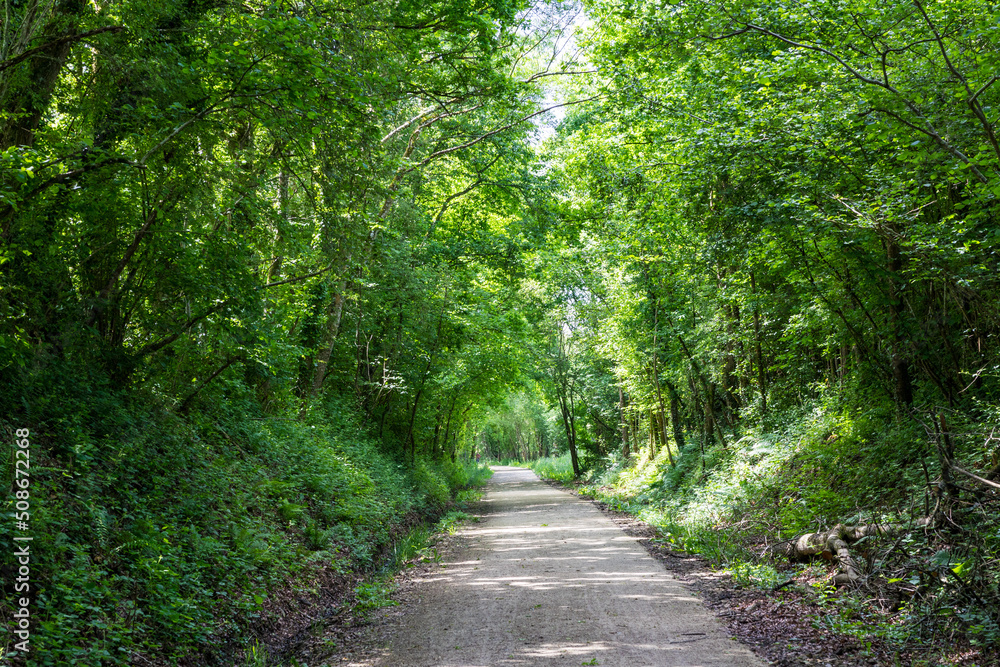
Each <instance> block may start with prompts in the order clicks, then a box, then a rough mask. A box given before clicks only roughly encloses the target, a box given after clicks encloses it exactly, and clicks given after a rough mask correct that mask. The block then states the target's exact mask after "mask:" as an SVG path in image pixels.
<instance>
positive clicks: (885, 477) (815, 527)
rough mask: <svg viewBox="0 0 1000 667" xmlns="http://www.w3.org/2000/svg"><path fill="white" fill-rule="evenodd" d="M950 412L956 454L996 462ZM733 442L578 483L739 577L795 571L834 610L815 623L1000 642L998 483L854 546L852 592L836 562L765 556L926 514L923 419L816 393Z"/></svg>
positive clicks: (610, 459) (753, 582)
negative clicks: (833, 583)
mask: <svg viewBox="0 0 1000 667" xmlns="http://www.w3.org/2000/svg"><path fill="white" fill-rule="evenodd" d="M951 421H952V426H951V428H952V430H953V432H954V433H955V434H956V435H954V436H953V437H954V439H955V447H956V451H955V456H956V458H957V459H959V460H965V461H972V465H975V464H978V465H980V466H988V465H989V461H988V460H978V461H977V457H981V456H982V454H981V452H982V441H983V440H982V438H983V437H984V436H983V434H982V426H981V425H979V424H977V423H975V422H974V421H971V420H968V419H965V420H963V419H962V416H961V415H958V414H955V415H953V416H952V417H951ZM960 433H965V434H967V435H966V436H965V437H960V436H959V435H957V434H960ZM737 435H738V437H734V436H737ZM727 444H728V446H727V447H722V446H721V445H719V444H716V443H713V444H711V445H708V446H705V447H704V448H703V447H702V443H700V442H699V441H697V440H695V439H692V441H690V442H689V443H688V444H687V446H686V447H685V448H684V449H683V450H681V451H679V452H678V451H676V450H675V451H674V452H673V453H674V457H675V459H676V464H675V465H673V466H671V465H670V463H669V460H668V455H667V452H666V451H662V450H661V451H660V452H658V453H657V455H656V456H651V455H650V452H649V450H648V449H644V450H642V451H641V452H640V453H639V455H638V456H634V457H632V458H631V459H629V460H626V459H624V458H623V457H621V456H619V455H610V456H607V457H605V458H604V460H603V461H601V462H600V465H598V466H595V467H593V468H592V469H591V470H590V471H588V472H587V473H586V474H585V475H584V476H583V479H582V481H583V483H584V484H583V486H581V487H580V490H581V492H582V493H583V494H585V495H588V496H591V497H593V498H595V499H597V500H599V501H601V502H603V503H606V504H607V505H609V506H610V507H611V508H613V509H616V510H619V511H623V512H627V513H629V514H632V515H634V516H636V517H638V518H640V519H642V520H643V521H645V522H647V523H649V524H651V525H653V526H655V527H656V528H657V531H658V535H659V537H658V539H659V540H660V541H661V543H663V544H664V545H669V546H670V547H671V548H673V549H676V550H681V551H686V552H690V553H694V554H698V555H700V556H702V557H704V558H706V559H707V560H708V561H709V562H710V563H711V565H712V566H713V567H715V568H718V569H723V570H726V571H727V572H728V573H729V574H731V575H732V577H733V579H734V580H735V581H736V583H737V584H739V585H742V586H748V587H758V588H764V589H772V588H774V587H775V586H777V585H779V584H783V583H785V582H788V580H789V579H794V580H795V581H797V582H799V583H800V584H801V585H803V586H806V590H808V591H813V593H812V595H813V596H814V597H815V598H816V600H818V601H819V602H817V604H819V603H822V604H824V605H826V607H825V608H827V609H829V610H832V611H833V612H835V613H832V614H829V613H828V614H824V615H821V617H822V618H823V619H824V620H822V621H817V622H822V623H824V624H825V626H826V627H828V628H829V629H831V630H835V631H836V632H839V633H843V634H850V635H852V636H858V637H861V638H869V639H871V638H875V637H878V638H880V639H882V640H886V641H889V642H891V643H892V644H893V645H895V646H896V647H898V648H899V649H900V650H904V649H905V650H911V649H914V647H917V649H916V650H923V649H921V648H920V647H924V648H929V647H933V646H934V645H935V643H938V644H939V645H940V648H941V650H943V651H949V650H952V646H953V643H954V641H955V640H956V638H960V643H961V645H963V646H965V647H966V648H968V649H969V650H970V651H971V653H970V655H971V654H975V653H976V651H977V650H985V647H988V646H995V645H997V644H998V643H1000V630H998V625H997V624H998V620H1000V591H998V581H1000V565H998V563H1000V522H998V520H997V518H996V512H995V509H996V497H995V496H996V494H995V493H993V494H990V493H988V492H985V491H984V492H976V493H975V494H973V493H969V494H965V495H961V496H958V497H957V500H955V501H954V502H953V503H952V504H951V505H950V506H949V507H950V509H949V510H948V512H949V514H948V516H947V517H946V518H945V519H942V523H941V524H940V525H939V526H938V527H937V528H936V529H921V530H905V531H904V533H903V534H902V535H900V536H899V537H898V538H895V539H888V538H878V539H876V538H871V539H867V538H866V540H865V541H863V542H862V543H859V544H857V545H855V546H853V547H852V549H853V551H852V553H853V554H854V557H855V558H856V559H857V561H858V564H859V567H860V568H861V571H862V573H863V578H862V580H861V581H859V582H858V583H857V584H856V585H855V586H854V587H853V589H852V590H850V591H845V590H841V591H837V592H835V593H831V591H830V590H829V580H830V578H831V577H832V574H833V566H832V565H831V566H828V567H821V568H818V569H817V568H816V567H815V566H812V565H809V564H792V563H788V562H787V561H784V560H781V559H778V558H775V557H772V556H770V555H769V551H768V548H767V547H768V545H771V544H775V543H776V542H779V541H781V540H790V539H792V538H795V537H797V536H799V535H802V534H804V533H808V532H817V531H822V530H826V529H829V528H831V527H833V526H834V525H836V524H837V523H844V524H848V525H851V524H855V525H856V524H871V523H879V524H893V525H901V526H914V523H915V519H917V518H918V517H924V516H928V515H929V514H930V513H931V512H932V510H933V508H934V506H935V503H936V502H938V500H937V499H936V498H935V495H934V492H935V489H937V488H938V486H937V485H939V484H940V480H941V478H940V474H941V469H940V465H939V463H938V459H937V457H936V451H935V447H934V443H933V441H932V438H930V437H929V435H928V432H927V430H925V429H924V428H923V427H922V424H921V423H920V421H919V420H917V419H901V418H898V417H896V416H895V414H894V412H893V409H892V406H886V405H878V404H874V405H868V406H866V407H865V408H864V409H859V408H856V407H855V408H848V407H844V406H843V405H841V404H839V403H837V402H836V401H835V400H833V399H830V400H825V401H824V400H822V399H821V400H818V401H816V402H815V403H813V404H812V405H810V406H807V407H805V408H801V409H799V410H796V411H786V412H785V413H782V414H780V415H774V416H772V417H771V419H770V421H769V422H768V424H767V426H766V427H756V428H746V429H744V430H742V431H741V432H740V433H739V434H730V439H729V442H728V443H727ZM531 467H532V468H533V469H534V470H535V471H536V472H537V473H538V474H539V475H541V476H543V477H548V478H550V479H557V480H560V481H564V482H565V481H569V480H572V478H573V476H572V470H571V468H570V465H569V458H568V456H563V457H557V458H549V459H541V460H537V461H535V462H533V463H532V464H531ZM977 494H978V495H977ZM991 508H992V510H991ZM814 584H815V586H814ZM946 638H947V642H946V641H945V639H946ZM969 664H987V663H986V662H982V663H979V662H976V663H969Z"/></svg>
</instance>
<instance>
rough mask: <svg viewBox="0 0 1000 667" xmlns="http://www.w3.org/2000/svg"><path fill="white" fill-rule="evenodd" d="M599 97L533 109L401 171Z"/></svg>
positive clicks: (427, 162)
mask: <svg viewBox="0 0 1000 667" xmlns="http://www.w3.org/2000/svg"><path fill="white" fill-rule="evenodd" d="M599 97H600V96H599V95H594V96H592V97H587V98H584V99H582V100H573V101H572V102H562V103H561V104H553V105H552V106H550V107H546V108H544V109H541V110H539V111H535V112H534V113H530V114H528V115H527V116H523V117H521V118H518V119H517V120H515V121H512V122H510V123H507V124H506V125H503V126H501V127H498V128H497V129H495V130H490V131H489V132H487V133H486V134H482V135H480V136H478V137H476V138H475V139H471V140H469V141H467V142H465V143H464V144H459V145H458V146H452V147H450V148H442V149H441V150H439V151H435V152H433V153H431V154H430V155H428V156H427V157H425V158H424V159H423V160H421V161H420V162H419V163H418V164H416V165H414V166H412V167H410V168H409V169H407V170H405V171H404V172H403V173H409V172H411V171H413V170H415V169H417V168H419V167H424V166H426V165H427V164H429V163H430V162H431V161H432V160H434V159H435V158H438V157H441V156H443V155H448V154H449V153H454V152H456V151H460V150H464V149H466V148H470V147H472V146H475V145H476V144H478V143H481V142H483V141H486V140H487V139H489V138H490V137H492V136H495V135H497V134H500V133H501V132H506V131H507V130H509V129H511V128H512V127H516V126H517V125H520V124H521V123H526V122H528V121H529V120H531V119H532V118H534V117H535V116H541V115H542V114H543V113H546V112H548V111H552V110H553V109H558V108H560V107H568V106H572V105H574V104H583V103H585V102H593V101H594V100H596V99H599Z"/></svg>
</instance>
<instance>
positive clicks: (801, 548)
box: [771, 517, 931, 586]
mask: <svg viewBox="0 0 1000 667" xmlns="http://www.w3.org/2000/svg"><path fill="white" fill-rule="evenodd" d="M930 524H931V519H930V518H929V517H926V518H923V519H920V520H919V521H917V527H919V526H927V525H930ZM906 530H909V527H907V526H903V525H901V524H874V523H873V524H867V525H864V526H845V525H844V524H842V523H838V524H837V525H836V526H834V527H833V528H831V529H830V530H827V531H823V532H820V533H806V534H805V535H800V536H799V537H797V538H796V539H794V540H790V541H788V542H782V543H781V544H777V545H775V546H774V547H773V548H772V549H771V553H774V554H778V555H780V556H787V557H788V558H789V560H798V559H802V558H811V557H813V556H820V557H822V558H824V559H825V560H836V561H837V562H838V564H839V565H840V573H839V574H837V575H836V576H835V577H834V578H833V583H834V584H835V585H837V586H842V585H847V584H852V583H854V582H855V581H857V580H858V579H860V578H861V572H860V571H859V569H858V566H857V563H856V562H855V561H854V558H853V557H852V556H851V551H850V544H851V543H854V542H858V541H859V540H861V539H862V538H865V537H872V536H876V535H879V536H885V537H895V536H897V535H899V534H900V533H902V532H905V531H906Z"/></svg>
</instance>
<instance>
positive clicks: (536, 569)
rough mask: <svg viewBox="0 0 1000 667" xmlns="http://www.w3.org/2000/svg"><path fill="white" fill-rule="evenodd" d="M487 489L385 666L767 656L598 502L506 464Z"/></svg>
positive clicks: (741, 661)
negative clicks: (737, 637) (748, 646)
mask: <svg viewBox="0 0 1000 667" xmlns="http://www.w3.org/2000/svg"><path fill="white" fill-rule="evenodd" d="M488 488H489V495H488V497H487V500H489V501H490V502H484V503H483V504H482V505H481V506H480V508H481V510H480V511H481V512H482V514H481V517H480V521H478V522H476V523H470V524H468V525H466V526H465V527H464V528H463V529H462V530H461V531H459V532H458V533H457V534H456V537H457V538H459V539H460V541H461V543H462V544H463V545H464V546H463V549H462V551H461V552H459V553H457V554H455V557H454V558H453V559H450V560H448V559H446V560H444V561H442V562H441V563H438V564H435V565H431V566H430V567H429V570H428V571H427V572H426V573H425V574H423V575H422V576H421V579H420V582H419V587H418V589H417V590H418V592H417V595H419V596H420V598H421V602H420V603H419V604H417V605H416V607H415V608H414V609H413V610H412V611H409V612H407V613H406V615H405V616H404V618H403V619H402V621H403V625H402V627H401V628H400V630H399V632H398V635H397V639H396V640H395V641H394V643H393V648H392V651H391V652H390V653H389V654H387V655H386V656H384V657H383V658H382V660H381V662H379V663H378V664H380V665H385V666H386V667H388V666H389V665H453V666H456V667H457V666H460V665H461V666H467V665H479V664H493V665H538V664H552V665H570V664H575V665H578V664H580V662H581V661H582V662H584V664H591V663H590V662H587V661H591V660H596V661H597V662H594V663H592V664H601V665H621V666H622V667H626V666H628V667H633V666H636V665H651V666H652V665H666V664H670V665H720V666H721V665H732V666H735V665H748V666H749V665H756V664H757V663H756V662H755V661H754V660H753V659H752V657H751V656H750V655H749V653H747V652H746V651H745V650H744V649H741V648H739V647H738V646H736V645H735V644H734V643H733V642H732V641H731V640H730V639H728V638H727V637H726V635H725V634H724V632H723V631H722V629H721V627H720V626H719V625H718V623H717V621H715V619H714V618H713V617H712V616H711V614H709V613H708V612H706V611H705V609H704V608H703V607H702V605H701V603H700V602H699V601H698V599H697V598H696V597H694V596H693V595H692V594H691V592H690V591H689V590H687V589H686V588H685V587H684V586H683V585H682V584H680V583H679V582H678V581H677V580H676V579H675V578H674V577H672V576H670V575H669V574H668V573H667V572H666V571H665V570H664V569H663V567H662V566H661V565H660V564H659V563H657V562H656V561H654V560H653V559H651V558H650V557H649V555H648V554H647V553H646V552H645V550H644V549H643V548H642V547H641V546H640V545H639V544H638V543H637V542H636V540H635V539H633V538H630V537H628V536H626V535H624V534H623V533H622V532H621V530H620V529H619V528H618V527H617V526H615V525H614V524H613V523H612V522H610V521H609V520H608V519H606V518H605V517H603V516H602V515H601V514H600V513H599V512H598V511H597V510H596V509H594V508H593V507H591V506H590V505H588V504H586V503H582V502H580V501H578V500H576V499H574V498H573V497H572V496H570V495H568V494H566V493H565V492H563V491H558V490H555V489H553V488H551V487H549V486H547V485H544V484H542V483H541V482H538V481H537V480H536V478H535V476H534V475H533V474H532V473H531V472H530V471H526V470H523V469H518V468H497V469H496V473H495V474H494V477H493V480H492V481H491V483H490V485H489V487H488ZM539 507H545V508H546V509H545V510H544V512H542V511H541V510H539V509H538V508H539ZM540 512H542V513H541V514H540ZM539 517H541V518H539ZM541 524H545V525H541ZM425 596H426V597H425ZM638 619H641V622H638ZM702 644H704V646H702ZM571 660H575V661H576V662H575V663H572V662H570V661H571Z"/></svg>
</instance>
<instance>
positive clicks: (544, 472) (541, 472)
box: [530, 453, 574, 482]
mask: <svg viewBox="0 0 1000 667" xmlns="http://www.w3.org/2000/svg"><path fill="white" fill-rule="evenodd" d="M530 467H531V469H532V470H534V471H535V472H536V473H537V474H538V476H539V477H541V478H543V479H554V480H556V481H559V482H571V481H573V479H574V475H573V464H572V462H571V461H570V455H569V454H568V453H567V454H563V455H562V456H550V457H548V458H544V459H535V460H534V461H531V463H530Z"/></svg>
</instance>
